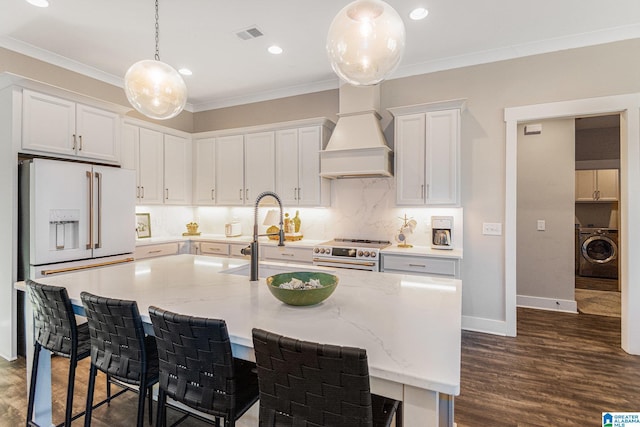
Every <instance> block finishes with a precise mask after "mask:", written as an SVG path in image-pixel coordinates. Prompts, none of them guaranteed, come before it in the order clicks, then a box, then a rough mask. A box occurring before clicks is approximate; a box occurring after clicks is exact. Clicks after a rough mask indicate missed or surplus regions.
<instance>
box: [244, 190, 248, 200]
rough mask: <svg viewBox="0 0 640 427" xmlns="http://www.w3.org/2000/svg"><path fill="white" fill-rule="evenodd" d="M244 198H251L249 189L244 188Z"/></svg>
mask: <svg viewBox="0 0 640 427" xmlns="http://www.w3.org/2000/svg"><path fill="white" fill-rule="evenodd" d="M244 199H245V200H249V189H248V188H247V189H246V190H244Z"/></svg>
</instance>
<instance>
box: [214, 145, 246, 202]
mask: <svg viewBox="0 0 640 427" xmlns="http://www.w3.org/2000/svg"><path fill="white" fill-rule="evenodd" d="M215 165H216V166H215V174H216V193H217V196H216V202H217V204H218V205H228V206H238V205H243V204H244V135H231V136H221V137H219V138H216V146H215Z"/></svg>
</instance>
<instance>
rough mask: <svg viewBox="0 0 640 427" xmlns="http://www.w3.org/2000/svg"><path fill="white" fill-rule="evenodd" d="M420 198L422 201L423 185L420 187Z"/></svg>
mask: <svg viewBox="0 0 640 427" xmlns="http://www.w3.org/2000/svg"><path fill="white" fill-rule="evenodd" d="M420 198H421V199H424V184H422V185H421V186H420Z"/></svg>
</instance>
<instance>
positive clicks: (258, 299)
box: [17, 255, 462, 427]
mask: <svg viewBox="0 0 640 427" xmlns="http://www.w3.org/2000/svg"><path fill="white" fill-rule="evenodd" d="M245 265H248V263H247V261H245V260H238V259H229V258H216V257H205V256H196V255H176V256H170V257H162V258H156V259H148V260H142V261H137V262H135V263H128V264H123V265H118V266H114V267H107V268H101V269H94V270H86V271H81V272H75V273H70V274H63V275H59V276H54V277H49V278H44V279H39V280H38V281H39V282H42V283H45V284H50V285H57V286H64V287H66V288H67V290H68V293H69V297H70V298H71V302H72V304H73V305H74V309H77V310H78V313H79V314H82V304H81V301H80V293H81V292H82V291H87V292H91V293H94V294H97V295H101V296H106V297H110V298H122V299H130V300H135V301H137V303H138V306H139V309H140V313H141V315H142V319H143V321H144V322H145V323H146V324H147V326H148V327H149V328H148V330H149V331H150V332H152V329H151V328H150V326H151V325H150V320H149V316H148V312H147V309H148V307H149V306H150V305H155V306H159V307H161V308H164V309H167V310H170V311H175V312H178V313H183V314H190V315H194V316H202V317H211V318H219V319H224V320H225V321H226V322H227V327H228V330H229V336H230V340H231V342H232V346H233V352H234V355H235V356H236V357H239V358H243V359H247V360H254V355H253V348H252V347H253V343H252V338H251V329H252V328H254V327H256V328H261V329H265V330H268V331H272V332H275V333H278V334H282V335H286V336H290V337H294V338H299V339H303V340H308V341H316V342H321V343H330V344H336V345H344V346H353V347H361V348H364V349H366V350H367V356H368V361H369V371H370V375H371V387H372V391H373V392H374V393H377V394H382V395H386V396H388V397H391V398H394V399H398V400H402V401H403V405H402V410H403V420H404V425H405V426H409V427H413V426H443V425H453V396H455V395H458V394H459V392H460V331H461V293H462V291H461V282H460V280H456V279H446V278H434V277H420V276H408V275H406V276H405V275H399V274H389V273H377V272H363V271H355V270H347V269H339V270H335V271H334V274H336V275H337V276H338V277H339V280H340V282H339V284H338V287H337V289H336V291H335V292H334V293H333V295H331V297H329V299H327V300H325V301H324V302H323V303H321V304H318V305H316V306H310V307H293V306H288V305H285V304H283V303H282V302H280V301H279V300H277V299H276V298H275V297H273V296H272V295H271V293H270V292H269V290H268V289H267V287H266V284H265V280H264V278H261V279H260V280H259V281H256V282H250V281H249V279H248V276H247V275H246V274H242V270H243V269H246V267H244V266H245ZM261 269H262V273H265V274H270V272H274V271H277V270H278V269H289V270H290V271H293V270H308V269H321V268H319V267H309V268H305V267H304V266H302V267H301V266H297V267H296V266H293V265H290V266H287V265H286V264H276V263H261ZM228 270H231V271H228ZM323 270H325V271H330V270H331V269H323ZM238 273H241V274H238ZM17 288H18V289H21V290H24V289H25V287H24V284H23V283H20V284H18V285H17ZM29 312H30V311H29ZM28 330H29V329H28ZM43 353H46V352H43ZM46 359H47V357H46V356H42V357H41V358H40V368H39V369H44V370H40V371H39V374H40V375H42V376H43V377H44V376H46V375H47V370H49V369H50V368H49V365H48V363H49V362H48V360H46ZM27 363H28V364H29V365H28V366H30V363H31V362H30V361H27ZM42 383H45V381H42ZM43 388H45V390H42V389H41V388H40V387H39V389H38V394H39V399H38V403H39V409H38V410H37V414H38V417H39V419H38V421H39V424H40V425H47V422H46V421H48V420H47V417H48V418H49V420H50V417H51V415H50V404H49V407H47V399H49V400H48V401H49V402H50V398H49V395H48V394H47V392H49V393H50V390H46V388H47V387H43ZM42 421H44V422H42Z"/></svg>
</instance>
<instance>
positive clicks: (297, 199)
mask: <svg viewBox="0 0 640 427" xmlns="http://www.w3.org/2000/svg"><path fill="white" fill-rule="evenodd" d="M327 141H328V136H327V132H324V129H323V128H322V127H321V126H309V127H303V128H299V129H284V130H280V131H277V132H276V168H275V171H276V192H277V193H278V194H279V195H280V197H281V198H282V203H284V204H285V205H287V206H292V205H293V206H296V205H297V206H328V205H329V203H330V189H331V187H330V185H331V184H330V181H329V180H328V179H326V178H322V177H320V150H322V149H324V147H325V146H326V143H327Z"/></svg>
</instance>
